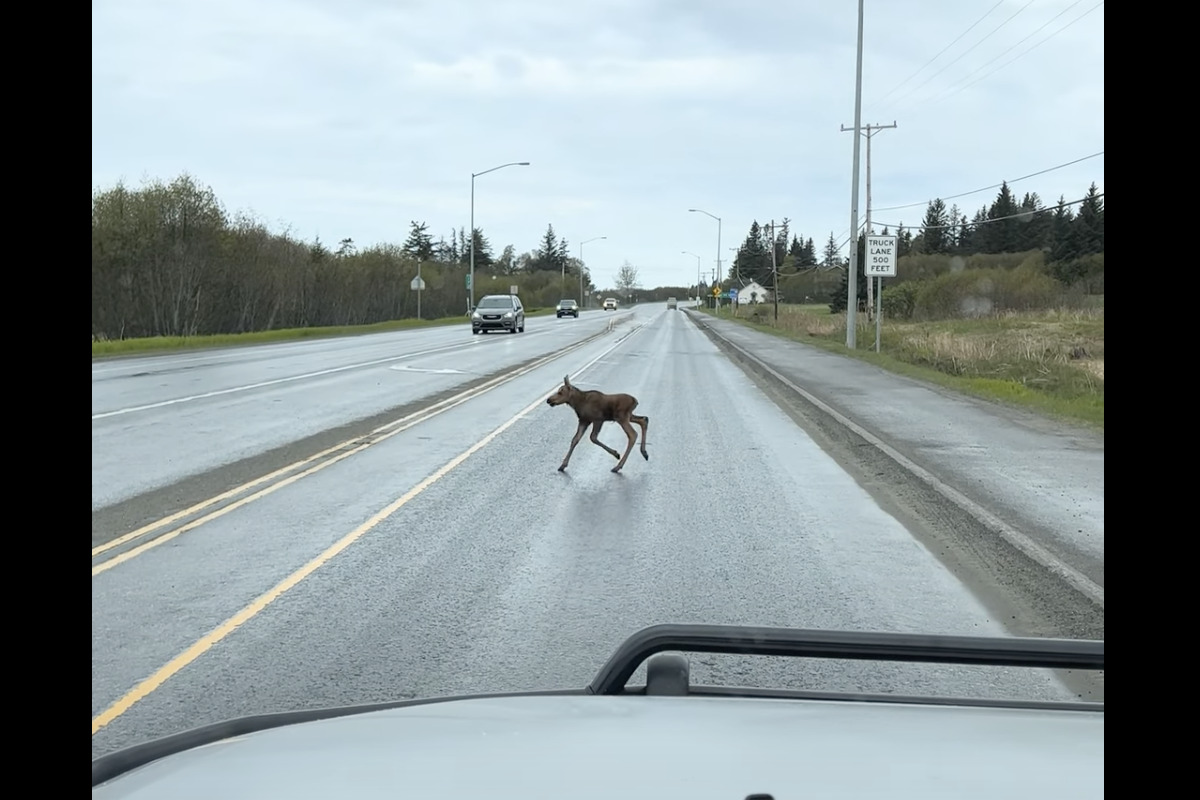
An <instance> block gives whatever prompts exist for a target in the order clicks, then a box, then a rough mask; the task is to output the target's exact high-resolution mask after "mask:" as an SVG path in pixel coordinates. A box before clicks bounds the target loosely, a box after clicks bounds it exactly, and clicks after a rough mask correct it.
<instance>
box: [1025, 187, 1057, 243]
mask: <svg viewBox="0 0 1200 800" xmlns="http://www.w3.org/2000/svg"><path fill="white" fill-rule="evenodd" d="M1043 208H1044V206H1043V205H1042V198H1040V197H1038V194H1037V192H1026V193H1025V196H1024V197H1023V198H1021V204H1020V206H1019V210H1018V213H1019V214H1021V216H1020V217H1017V220H1018V221H1019V222H1020V227H1019V228H1018V229H1017V241H1018V249H1020V250H1037V249H1039V248H1042V247H1045V246H1046V243H1047V242H1048V241H1049V238H1050V223H1051V217H1050V215H1049V214H1045V213H1042V212H1043Z"/></svg>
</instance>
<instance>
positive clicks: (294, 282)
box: [92, 175, 638, 339]
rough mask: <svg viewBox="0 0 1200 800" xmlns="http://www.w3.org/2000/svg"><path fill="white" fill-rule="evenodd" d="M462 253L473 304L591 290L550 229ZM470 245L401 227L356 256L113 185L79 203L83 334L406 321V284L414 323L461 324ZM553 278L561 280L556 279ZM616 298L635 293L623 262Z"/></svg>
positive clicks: (172, 189)
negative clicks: (85, 297) (524, 240)
mask: <svg viewBox="0 0 1200 800" xmlns="http://www.w3.org/2000/svg"><path fill="white" fill-rule="evenodd" d="M471 235H472V237H473V239H474V244H475V280H476V287H475V289H476V291H475V295H476V297H479V296H482V295H483V294H489V293H506V292H508V290H509V288H508V287H509V286H510V285H512V284H514V283H516V284H518V285H519V286H520V293H521V295H522V299H523V300H524V301H525V304H526V306H527V307H529V308H537V307H539V306H544V305H552V304H554V303H557V302H558V300H559V299H561V298H563V297H571V298H575V299H582V298H580V286H581V279H582V288H583V290H584V291H591V292H594V291H595V290H596V288H597V287H596V285H595V283H594V282H593V280H592V276H591V274H590V272H589V271H588V269H587V268H586V267H585V266H584V265H583V264H582V263H581V262H580V260H579V259H578V258H575V257H572V256H571V254H570V247H569V243H568V241H567V240H566V238H564V237H560V236H559V235H558V234H557V233H556V232H555V230H554V226H553V225H552V224H551V225H547V228H546V232H545V234H544V235H543V236H542V238H541V240H540V242H539V244H538V246H537V247H535V248H534V249H532V250H530V251H528V252H525V253H521V254H519V255H518V254H517V253H516V251H515V248H514V247H513V246H512V245H511V244H510V245H507V246H505V247H504V248H503V249H502V250H501V252H500V254H499V255H498V256H497V255H496V254H495V251H494V249H493V246H492V244H491V242H489V241H488V239H487V237H486V236H485V235H484V233H483V231H482V230H480V229H479V228H476V229H475V230H474V231H472V233H471ZM470 260H471V258H470V247H469V245H468V240H467V233H466V230H465V228H464V229H452V230H451V233H450V236H449V237H446V236H439V237H438V238H437V239H436V240H435V239H434V237H433V236H432V235H431V234H430V232H429V227H428V225H427V224H426V223H425V222H418V221H413V222H412V223H411V225H410V230H409V235H408V238H407V239H406V240H405V242H404V243H403V244H402V245H399V246H396V245H388V244H382V245H376V246H373V247H369V248H366V249H363V250H359V249H358V247H357V246H356V245H355V243H354V241H353V239H350V238H346V239H342V240H341V241H340V242H338V244H337V246H336V247H333V248H330V247H328V246H326V245H325V244H324V243H323V242H321V240H320V239H319V238H317V239H316V240H315V241H313V242H305V241H301V240H300V239H298V238H296V237H294V236H292V235H291V234H290V232H289V231H286V230H285V231H284V232H283V233H272V232H271V231H269V230H268V229H267V227H266V226H265V225H264V224H263V223H262V222H260V221H259V220H257V219H255V218H253V217H252V216H250V215H248V214H243V213H239V214H232V215H231V214H229V213H228V212H227V211H226V210H225V208H224V207H223V206H222V205H221V203H220V202H219V201H218V199H217V197H216V196H215V194H214V193H213V191H212V190H211V188H208V187H204V186H201V185H200V184H198V183H197V182H196V181H195V180H194V179H193V178H192V177H190V176H188V175H182V176H180V177H178V178H176V179H175V180H173V181H171V182H170V183H163V182H162V181H153V182H149V183H148V184H146V185H145V186H143V188H141V189H136V190H135V189H130V188H129V187H127V186H125V185H124V184H123V183H118V184H117V185H116V186H115V187H113V188H111V189H108V190H103V191H94V192H93V194H92V336H93V338H95V339H121V338H137V337H145V336H196V335H204V334H214V333H244V332H249V331H262V330H274V329H280V328H301V327H310V326H341V325H361V324H369V323H374V322H382V321H387V320H394V319H401V318H405V317H415V316H417V304H418V298H417V293H416V292H414V291H412V289H411V288H410V287H411V284H412V281H413V279H414V278H415V277H417V275H418V271H419V273H420V276H421V278H422V281H423V282H424V285H425V289H424V291H422V292H421V297H420V305H421V308H420V316H422V317H424V318H427V319H428V318H437V317H445V316H453V315H457V314H465V313H466V310H467V309H466V306H467V296H468V290H467V275H468V272H469V263H470ZM564 272H565V275H566V277H565V279H563V277H562V276H563V273H564ZM617 284H618V287H617V288H618V289H623V290H629V289H633V288H636V287H637V286H638V280H637V270H636V268H635V267H633V266H632V265H631V264H629V263H628V262H625V264H624V265H623V266H622V268H621V270H620V271H619V273H618V276H617Z"/></svg>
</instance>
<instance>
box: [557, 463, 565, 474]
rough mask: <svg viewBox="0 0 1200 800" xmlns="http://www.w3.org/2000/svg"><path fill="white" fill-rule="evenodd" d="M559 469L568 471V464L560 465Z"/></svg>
mask: <svg viewBox="0 0 1200 800" xmlns="http://www.w3.org/2000/svg"><path fill="white" fill-rule="evenodd" d="M558 471H559V472H566V471H567V465H566V464H563V465H562V466H561V467H559V468H558Z"/></svg>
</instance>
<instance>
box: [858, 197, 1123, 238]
mask: <svg viewBox="0 0 1200 800" xmlns="http://www.w3.org/2000/svg"><path fill="white" fill-rule="evenodd" d="M1103 197H1104V192H1099V193H1097V194H1096V195H1095V196H1094V197H1084V198H1082V199H1079V200H1072V201H1071V202H1069V203H1055V204H1054V205H1052V206H1047V207H1045V208H1036V209H1026V210H1024V211H1021V212H1019V213H1016V214H1009V215H1008V216H1004V217H995V218H994V219H984V220H979V221H978V222H974V221H972V222H966V223H963V222H959V223H955V224H949V225H919V226H915V227H919V228H920V229H921V230H923V231H934V230H939V229H944V228H960V229H963V230H965V229H967V228H977V227H979V226H980V225H990V224H991V223H993V222H1003V221H1004V220H1006V219H1029V218H1031V217H1033V216H1034V215H1035V214H1047V213H1050V212H1054V211H1057V210H1058V209H1059V208H1066V207H1068V206H1077V205H1079V204H1080V203H1085V202H1087V201H1088V200H1099V199H1101V198H1103ZM876 224H879V225H885V227H888V228H900V227H903V225H887V224H886V223H882V222H880V223H876ZM913 227H914V226H911V225H910V226H909V229H910V230H911V229H912V228H913Z"/></svg>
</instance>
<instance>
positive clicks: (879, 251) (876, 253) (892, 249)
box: [865, 235, 897, 353]
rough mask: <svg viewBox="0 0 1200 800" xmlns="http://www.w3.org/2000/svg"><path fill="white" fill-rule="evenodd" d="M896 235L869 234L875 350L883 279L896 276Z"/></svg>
mask: <svg viewBox="0 0 1200 800" xmlns="http://www.w3.org/2000/svg"><path fill="white" fill-rule="evenodd" d="M896 239H897V237H895V236H870V235H869V236H867V263H866V269H865V273H866V276H867V280H870V279H871V278H875V280H876V284H875V286H876V289H875V352H876V353H878V352H879V330H880V320H879V318H880V316H881V314H882V312H883V279H884V278H885V277H887V278H894V277H896Z"/></svg>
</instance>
